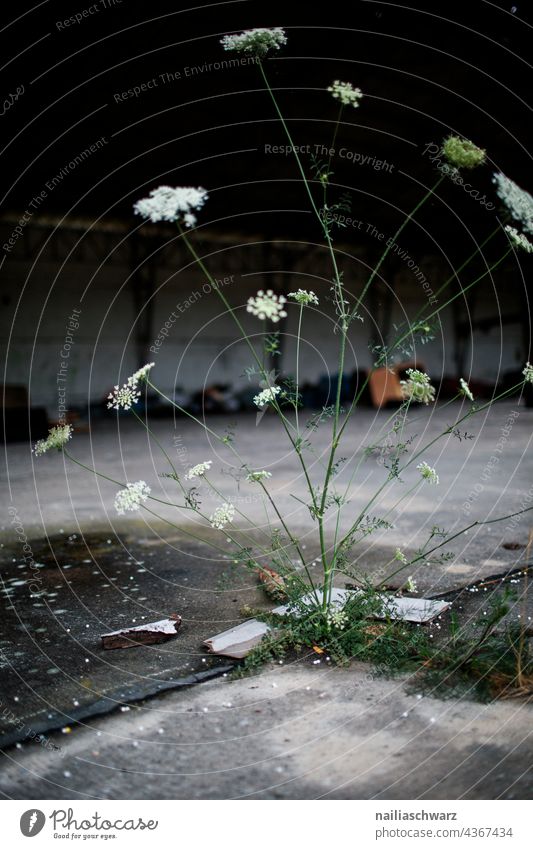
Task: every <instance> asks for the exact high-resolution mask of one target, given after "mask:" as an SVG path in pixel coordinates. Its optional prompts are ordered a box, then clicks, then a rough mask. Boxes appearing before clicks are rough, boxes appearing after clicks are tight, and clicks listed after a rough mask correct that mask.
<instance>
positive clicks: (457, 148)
mask: <svg viewBox="0 0 533 849" xmlns="http://www.w3.org/2000/svg"><path fill="white" fill-rule="evenodd" d="M442 152H443V154H444V156H445V157H446V159H447V160H448V162H449V163H450V164H451V165H453V166H455V167H456V168H476V166H477V165H483V163H484V162H485V159H486V155H487V152H486V151H485V150H483V149H482V148H481V147H478V146H477V145H475V144H474V142H471V141H469V140H468V139H461V138H459V136H448V138H447V139H446V140H445V141H444V142H443V143H442Z"/></svg>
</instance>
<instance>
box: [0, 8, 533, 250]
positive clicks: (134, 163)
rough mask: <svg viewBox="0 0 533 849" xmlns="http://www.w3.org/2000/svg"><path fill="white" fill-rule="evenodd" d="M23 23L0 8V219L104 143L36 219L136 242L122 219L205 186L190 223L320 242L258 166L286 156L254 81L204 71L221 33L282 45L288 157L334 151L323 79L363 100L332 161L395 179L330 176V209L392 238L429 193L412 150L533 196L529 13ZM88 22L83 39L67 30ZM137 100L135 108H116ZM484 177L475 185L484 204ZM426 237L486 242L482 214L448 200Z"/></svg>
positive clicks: (272, 175) (204, 15) (55, 12)
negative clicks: (152, 199)
mask: <svg viewBox="0 0 533 849" xmlns="http://www.w3.org/2000/svg"><path fill="white" fill-rule="evenodd" d="M32 5H34V8H33V9H32V8H31V6H32ZM25 8H27V9H28V11H27V12H24V7H21V6H17V7H15V6H14V5H12V6H9V7H8V9H7V10H6V12H7V14H8V15H14V16H16V15H18V16H20V17H18V19H17V20H13V22H12V23H11V24H9V23H7V24H6V25H5V26H4V29H3V33H2V34H3V37H4V45H3V51H2V55H3V57H4V60H5V65H4V70H3V72H2V75H3V76H2V84H1V89H0V90H1V91H2V92H3V97H4V99H9V95H10V94H14V93H15V92H16V90H17V88H19V90H20V87H21V86H23V87H24V92H23V93H21V94H20V96H19V98H18V99H17V100H16V101H15V102H13V105H12V106H10V107H9V108H7V109H6V105H5V103H4V115H3V116H2V128H3V134H2V135H3V142H4V145H5V149H4V151H3V154H2V157H3V168H2V169H1V180H2V184H3V185H2V196H3V198H4V200H3V211H4V213H5V212H6V211H7V212H10V211H23V210H24V209H26V208H27V206H28V203H29V202H30V201H31V199H32V197H33V196H35V195H36V194H38V193H39V192H41V191H42V190H43V188H45V187H46V183H47V182H49V181H50V179H51V178H53V177H54V175H56V174H58V173H59V172H61V169H62V168H64V167H65V166H66V165H67V164H68V163H69V161H71V160H72V159H73V157H74V156H76V155H77V154H79V153H80V152H81V151H83V150H84V149H86V148H87V147H89V146H90V145H91V144H93V143H94V142H96V141H97V140H98V139H99V138H100V137H102V136H104V137H105V143H104V144H103V145H102V146H101V148H100V149H99V150H98V151H97V152H95V153H93V154H92V155H91V156H90V157H88V158H87V159H86V160H85V161H84V162H83V164H81V165H80V166H79V167H77V168H76V169H74V170H72V171H70V172H69V173H68V174H67V175H66V176H65V177H64V178H63V179H62V180H61V182H60V184H59V185H57V186H56V187H55V188H54V189H53V190H52V191H47V194H46V198H45V199H44V202H43V205H42V208H41V210H40V211H42V212H44V213H46V214H60V215H64V214H67V213H68V214H71V215H75V216H96V217H98V216H104V217H106V216H107V217H117V216H121V217H125V218H128V219H130V218H131V220H132V224H133V223H134V220H133V218H132V214H131V205H132V202H133V201H134V200H136V199H137V198H139V197H142V196H143V195H145V194H146V193H147V190H149V189H150V188H153V187H155V186H158V185H160V184H161V183H166V184H170V185H190V184H192V185H197V184H201V185H203V186H205V187H206V188H207V189H208V190H209V192H210V196H211V197H210V201H209V204H208V205H207V206H206V207H205V210H204V212H203V213H202V215H201V221H202V223H204V222H207V223H210V226H216V227H217V228H224V229H226V230H234V229H238V230H243V231H248V232H251V233H261V234H266V235H267V236H284V235H291V236H293V235H295V236H302V235H303V236H304V237H305V238H310V239H312V238H313V236H314V235H318V233H317V231H316V226H315V223H314V222H313V220H312V216H310V215H309V214H308V211H309V204H308V201H307V199H306V196H305V193H304V191H303V188H302V185H301V183H300V182H299V180H298V173H297V169H296V165H295V162H294V160H293V158H291V157H285V156H283V155H279V154H274V153H267V152H265V145H279V144H284V143H286V139H285V137H284V134H283V130H282V128H281V126H280V124H279V121H278V120H277V118H276V115H275V112H274V108H273V105H272V102H271V101H270V99H269V97H268V95H267V94H266V93H265V91H264V88H263V85H262V81H261V78H260V74H259V70H258V69H257V68H256V67H253V66H249V67H240V68H233V69H222V70H217V69H216V68H209V65H210V63H216V62H220V61H221V60H223V59H227V58H228V55H227V54H224V53H223V51H222V48H221V46H220V44H219V39H220V37H221V36H222V35H223V34H224V33H228V32H234V31H238V30H241V29H246V28H250V27H254V26H283V27H285V28H286V31H287V35H288V38H289V41H288V44H287V46H286V47H285V48H284V49H282V50H281V51H280V52H279V54H276V55H275V56H274V57H272V58H271V59H269V60H268V62H267V63H266V70H267V74H268V76H269V79H270V81H271V84H272V86H273V88H274V89H275V90H276V95H277V97H278V98H279V103H280V106H281V109H282V111H283V113H284V115H285V116H286V117H287V120H288V125H289V127H290V131H291V133H292V134H293V137H294V141H295V142H296V143H297V144H302V145H306V144H309V145H310V146H311V150H314V146H315V145H321V144H326V145H329V144H330V143H331V138H332V132H333V127H334V122H335V119H336V114H337V107H336V104H335V102H334V101H333V99H332V98H331V96H330V95H329V94H328V93H327V92H326V91H325V89H326V87H327V86H328V85H329V84H330V82H331V81H332V80H333V79H336V78H338V79H341V80H349V81H352V82H353V83H354V84H355V85H358V86H360V87H361V88H362V89H363V91H364V93H365V98H364V100H363V101H362V104H361V107H360V108H359V109H358V110H353V109H347V110H345V114H344V123H343V125H342V127H341V128H340V130H339V135H338V140H337V150H339V149H340V148H341V147H343V148H346V149H347V150H349V151H353V152H355V153H356V154H357V155H358V156H359V158H361V157H364V156H366V157H367V161H369V160H370V159H371V158H372V157H375V159H376V160H386V161H387V162H388V163H390V164H391V166H392V167H391V168H390V169H388V170H387V169H382V170H375V169H374V168H372V167H371V166H369V165H360V164H353V162H351V161H350V160H349V159H347V158H346V156H344V157H341V156H340V155H336V156H335V157H334V158H333V163H332V167H333V171H334V177H333V181H334V182H335V183H337V184H338V186H339V188H338V189H335V191H338V192H339V194H340V193H341V192H342V191H344V190H346V189H349V191H350V193H351V195H352V209H353V213H354V215H356V216H357V217H358V218H360V219H364V220H365V221H367V222H369V221H370V222H372V221H376V223H378V224H379V226H380V227H381V228H382V229H384V230H386V231H390V232H393V230H394V227H395V225H397V224H398V223H399V221H400V214H401V212H402V211H405V210H407V209H409V208H410V206H412V205H413V204H414V203H416V201H417V200H418V198H419V197H420V196H421V193H423V191H424V187H425V186H428V185H430V184H431V183H432V182H433V181H434V179H435V171H434V166H432V165H431V163H430V162H429V160H428V157H427V156H424V155H423V151H424V147H425V146H426V144H427V143H430V142H435V143H436V142H439V141H440V140H441V139H442V137H443V136H444V135H445V134H447V133H449V132H450V131H452V132H455V133H459V134H461V135H464V136H466V137H469V138H471V139H473V140H474V141H475V142H476V143H478V144H480V145H481V146H483V147H485V148H487V151H488V154H489V157H490V160H491V163H492V166H493V167H494V168H498V169H501V170H503V171H504V172H506V173H507V174H508V175H509V176H511V177H513V178H514V179H515V180H516V181H517V182H519V183H520V184H521V185H523V186H524V187H525V188H531V187H532V185H533V180H532V179H531V167H530V162H531V155H530V152H529V150H530V137H531V135H530V127H531V121H530V115H531V111H530V106H529V104H528V100H529V98H530V93H531V82H532V74H531V65H530V64H529V60H530V58H531V56H530V50H529V47H530V44H531V32H532V29H531V19H532V16H531V7H530V4H528V5H526V4H518V6H517V7H513V6H511V4H509V3H505V4H504V3H492V2H484V0H471V2H462V3H454V2H446V3H441V2H433V3H428V2H423V1H422V0H410V2H408V3H406V4H405V5H399V4H393V3H388V2H376V0H358V1H357V0H356V2H352V3H349V4H346V5H345V4H341V3H338V4H331V5H330V4H327V3H323V4H321V5H320V6H319V7H317V8H316V9H315V8H311V6H310V5H309V6H308V5H304V4H302V5H301V6H299V5H296V4H289V3H286V2H285V3H280V2H271V3H268V4H266V3H264V2H261V3H259V2H255V0H238V2H224V3H213V4H206V5H203V6H201V7H198V8H197V9H194V8H193V9H185V8H183V9H180V8H179V7H178V8H177V7H176V3H174V2H167V0H155V2H151V3H147V2H136V0H122V2H120V3H119V2H118V0H114V2H113V0H96V3H93V4H91V3H90V2H89V0H77V2H76V3H72V2H69V3H60V2H54V0H48V2H41V3H35V4H28V5H27V6H26V7H25ZM91 8H92V9H93V11H92V12H91V11H90V9H91ZM21 10H22V11H21ZM84 10H85V12H86V15H85V17H82V19H81V20H80V22H79V23H78V22H76V23H72V24H70V25H68V26H67V25H65V24H64V21H65V20H66V19H67V18H69V17H70V16H72V15H75V14H76V13H83V12H84ZM6 12H4V15H5V14H6ZM31 45H33V46H31ZM192 68H196V69H197V70H196V71H195V72H194V71H191V70H190V69H192ZM187 69H189V70H187ZM172 75H174V76H172ZM153 80H155V83H154V82H152V83H151V85H149V83H150V81H153ZM143 84H145V90H144V91H141V92H140V93H139V95H138V96H129V97H125V98H123V97H122V96H123V93H124V92H127V90H128V89H132V88H133V87H135V86H142V85H143ZM304 162H305V164H306V167H309V166H310V164H311V162H310V158H309V157H304ZM492 170H493V169H492V167H489V168H484V169H480V170H479V171H478V172H475V174H474V175H473V177H472V183H473V185H474V186H475V187H476V189H478V190H479V192H480V194H483V193H487V196H491V197H492V196H493V191H492V187H491V182H490V178H491V173H492ZM492 199H493V198H492ZM447 205H450V207H451V209H450V208H448V206H447ZM492 215H494V213H492ZM220 219H224V220H223V221H221V220H220ZM214 222H218V223H216V224H215V223H214ZM423 224H424V226H425V227H427V229H428V231H430V237H429V238H430V240H434V239H436V240H438V241H439V243H440V244H441V245H443V247H444V249H446V250H453V246H454V245H455V244H457V243H459V242H460V241H461V240H465V239H468V238H469V236H468V235H467V232H468V230H469V229H471V230H472V231H473V232H474V233H475V234H476V235H482V234H483V233H484V232H486V231H487V227H490V226H493V224H492V218H491V215H490V213H489V212H487V210H486V209H485V208H484V207H483V206H481V205H480V204H479V203H476V202H474V201H472V199H471V198H469V197H468V196H466V195H465V193H464V192H462V191H461V190H460V189H458V188H457V187H455V186H453V185H451V184H449V183H448V184H446V185H444V186H443V187H442V188H441V189H440V190H439V197H438V199H437V200H435V201H434V202H433V203H432V204H430V205H429V206H427V207H426V211H425V213H424V219H423ZM406 238H408V237H407V235H406ZM410 238H412V239H419V238H420V232H419V231H418V230H415V231H413V232H412V234H411V236H410Z"/></svg>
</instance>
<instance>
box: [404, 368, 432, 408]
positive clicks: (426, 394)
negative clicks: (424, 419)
mask: <svg viewBox="0 0 533 849" xmlns="http://www.w3.org/2000/svg"><path fill="white" fill-rule="evenodd" d="M407 375H408V379H407V380H400V384H401V387H402V394H403V397H404V398H405V399H406V400H409V401H419V402H420V403H421V404H429V402H430V401H434V400H435V389H434V387H433V386H432V385H431V383H430V378H429V375H427V374H425V372H423V371H418V369H414V368H410V369H407Z"/></svg>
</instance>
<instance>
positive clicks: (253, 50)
mask: <svg viewBox="0 0 533 849" xmlns="http://www.w3.org/2000/svg"><path fill="white" fill-rule="evenodd" d="M220 43H221V45H222V47H223V48H224V50H235V51H236V52H237V53H248V54H251V55H254V56H258V57H259V58H260V59H263V57H265V56H266V55H267V53H268V51H269V50H279V49H280V47H282V46H283V45H284V44H287V36H286V35H285V30H283V29H282V28H281V27H273V28H271V29H264V28H261V27H257V28H256V29H247V30H245V31H244V32H241V33H239V34H235V35H225V36H224V38H221V39H220Z"/></svg>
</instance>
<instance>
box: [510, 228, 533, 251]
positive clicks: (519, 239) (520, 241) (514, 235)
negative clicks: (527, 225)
mask: <svg viewBox="0 0 533 849" xmlns="http://www.w3.org/2000/svg"><path fill="white" fill-rule="evenodd" d="M505 232H506V233H507V235H508V236H509V239H510V240H511V242H512V243H513V245H514V246H515V248H522V250H524V251H526V253H528V254H531V253H533V245H532V244H531V242H530V241H529V239H528V238H527V236H524V234H523V233H519V232H518V230H517V229H516V227H509V225H507V226H506V228H505Z"/></svg>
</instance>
